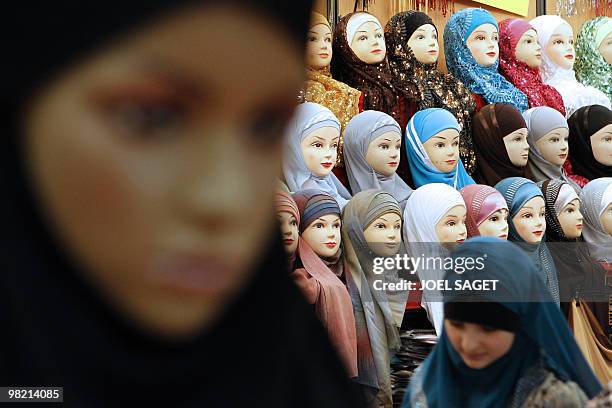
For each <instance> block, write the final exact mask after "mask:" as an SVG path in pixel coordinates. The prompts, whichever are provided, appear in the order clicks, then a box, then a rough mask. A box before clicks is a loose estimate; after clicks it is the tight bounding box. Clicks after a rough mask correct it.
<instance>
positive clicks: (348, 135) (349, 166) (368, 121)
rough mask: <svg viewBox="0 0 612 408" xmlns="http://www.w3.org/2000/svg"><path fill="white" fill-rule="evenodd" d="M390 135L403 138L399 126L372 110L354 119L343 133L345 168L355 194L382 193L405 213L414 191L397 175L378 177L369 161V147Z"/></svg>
mask: <svg viewBox="0 0 612 408" xmlns="http://www.w3.org/2000/svg"><path fill="white" fill-rule="evenodd" d="M387 132H396V133H397V134H398V136H399V137H400V140H401V138H402V130H401V128H400V126H399V125H398V123H397V122H396V121H395V119H393V118H392V117H391V116H389V115H387V114H386V113H383V112H378V111H372V110H371V111H365V112H361V113H360V114H358V115H356V116H354V117H353V119H351V120H350V122H349V123H348V125H347V126H346V128H345V130H344V165H345V167H346V173H347V175H348V179H349V183H350V185H351V191H352V192H353V194H357V193H358V192H360V191H364V190H369V189H377V190H383V191H386V192H387V193H389V194H391V195H392V196H393V197H394V198H395V199H396V200H397V201H398V203H399V204H400V206H401V208H402V210H403V209H404V208H405V207H406V200H408V197H410V194H411V193H412V189H411V188H410V187H408V184H406V183H405V182H404V180H402V179H401V178H400V177H399V176H398V175H397V174H396V173H393V174H392V175H391V176H383V175H382V174H379V173H376V171H374V169H373V168H372V166H370V164H369V163H368V162H367V160H366V154H367V152H368V147H369V146H370V143H372V142H373V141H374V140H375V139H376V138H378V137H379V136H381V135H383V134H385V133H387ZM397 160H398V161H399V153H398V158H397Z"/></svg>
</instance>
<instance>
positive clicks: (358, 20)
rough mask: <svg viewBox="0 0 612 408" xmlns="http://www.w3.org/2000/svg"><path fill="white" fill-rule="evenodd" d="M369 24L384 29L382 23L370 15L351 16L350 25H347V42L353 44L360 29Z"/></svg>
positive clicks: (357, 14)
mask: <svg viewBox="0 0 612 408" xmlns="http://www.w3.org/2000/svg"><path fill="white" fill-rule="evenodd" d="M369 22H372V23H375V24H377V25H378V26H379V27H380V28H381V29H382V25H381V24H380V21H378V19H377V18H376V17H374V16H373V15H372V14H370V13H355V14H353V15H352V16H351V18H350V19H349V21H348V23H346V41H347V42H348V44H349V45H351V43H352V42H353V38H355V34H356V33H357V30H358V29H359V27H361V26H362V25H364V24H365V23H369Z"/></svg>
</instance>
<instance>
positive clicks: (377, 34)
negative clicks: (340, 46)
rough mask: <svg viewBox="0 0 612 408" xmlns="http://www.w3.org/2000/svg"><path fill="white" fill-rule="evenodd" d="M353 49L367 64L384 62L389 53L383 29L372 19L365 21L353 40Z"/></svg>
mask: <svg viewBox="0 0 612 408" xmlns="http://www.w3.org/2000/svg"><path fill="white" fill-rule="evenodd" d="M351 50H353V52H354V53H355V55H357V58H359V59H360V60H362V61H363V62H365V63H366V64H378V63H379V62H382V61H383V60H384V59H385V55H386V53H387V48H386V45H385V35H384V32H383V29H382V28H381V27H380V26H379V25H378V24H376V23H374V22H372V21H368V22H367V23H363V24H362V25H361V26H360V27H359V28H358V29H357V33H356V34H355V38H353V41H351Z"/></svg>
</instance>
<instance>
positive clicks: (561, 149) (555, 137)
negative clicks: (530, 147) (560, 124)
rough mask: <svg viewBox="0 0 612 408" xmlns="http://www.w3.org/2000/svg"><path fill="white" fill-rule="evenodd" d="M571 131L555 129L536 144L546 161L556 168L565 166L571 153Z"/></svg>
mask: <svg viewBox="0 0 612 408" xmlns="http://www.w3.org/2000/svg"><path fill="white" fill-rule="evenodd" d="M568 139H569V130H567V129H566V128H558V129H553V130H551V131H550V132H548V133H547V134H545V135H544V136H542V137H541V138H540V140H538V141H537V142H536V146H537V148H538V150H539V151H540V153H541V154H542V157H544V159H545V160H546V161H547V162H549V163H551V164H554V165H556V166H563V163H565V160H566V159H567V155H568V153H569V145H568V143H567V141H568Z"/></svg>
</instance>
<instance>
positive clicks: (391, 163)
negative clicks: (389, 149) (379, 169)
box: [387, 162, 398, 167]
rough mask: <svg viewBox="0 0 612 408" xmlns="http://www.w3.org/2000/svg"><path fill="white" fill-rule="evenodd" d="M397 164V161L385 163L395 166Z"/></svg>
mask: <svg viewBox="0 0 612 408" xmlns="http://www.w3.org/2000/svg"><path fill="white" fill-rule="evenodd" d="M397 164H398V163H397V162H389V163H387V165H388V166H389V167H397Z"/></svg>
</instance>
